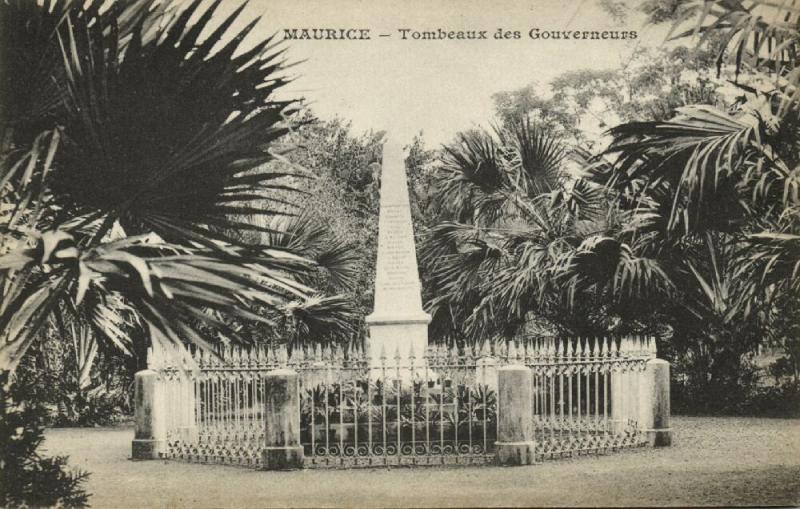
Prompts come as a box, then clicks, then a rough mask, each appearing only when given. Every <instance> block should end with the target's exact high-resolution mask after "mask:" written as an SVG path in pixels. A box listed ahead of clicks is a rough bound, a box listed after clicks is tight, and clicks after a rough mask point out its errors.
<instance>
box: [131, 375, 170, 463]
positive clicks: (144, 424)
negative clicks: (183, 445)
mask: <svg viewBox="0 0 800 509" xmlns="http://www.w3.org/2000/svg"><path fill="white" fill-rule="evenodd" d="M134 388H135V396H134V405H135V409H134V418H135V421H136V429H135V435H134V438H133V443H132V444H131V457H132V459H135V460H152V459H159V458H160V456H161V453H163V452H165V451H166V447H167V408H166V401H165V398H164V396H165V394H164V386H163V384H162V383H161V380H159V378H158V373H156V372H155V371H152V370H149V369H145V370H142V371H139V372H138V373H136V376H135V380H134Z"/></svg>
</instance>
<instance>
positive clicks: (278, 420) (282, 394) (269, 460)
mask: <svg viewBox="0 0 800 509" xmlns="http://www.w3.org/2000/svg"><path fill="white" fill-rule="evenodd" d="M265 388H266V401H265V407H264V415H265V420H266V427H265V430H264V435H265V437H266V442H265V444H264V445H265V447H264V451H263V452H262V454H261V460H262V463H263V467H262V468H263V469H264V470H291V469H295V468H303V446H302V445H301V444H300V387H299V377H298V375H297V372H296V371H294V370H291V369H276V370H274V371H270V372H269V373H267V375H266V380H265Z"/></svg>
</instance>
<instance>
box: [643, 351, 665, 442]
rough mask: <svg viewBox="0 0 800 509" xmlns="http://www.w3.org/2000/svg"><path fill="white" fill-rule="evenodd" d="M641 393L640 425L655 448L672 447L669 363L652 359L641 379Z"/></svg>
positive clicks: (648, 362)
mask: <svg viewBox="0 0 800 509" xmlns="http://www.w3.org/2000/svg"><path fill="white" fill-rule="evenodd" d="M641 380H642V385H641V389H640V392H639V409H640V412H641V414H640V417H639V419H640V423H641V427H642V430H643V431H644V432H645V433H647V441H648V443H649V444H650V445H651V446H653V447H666V446H669V445H672V428H670V423H669V418H670V408H669V362H667V361H665V360H663V359H650V360H649V361H647V366H646V368H645V371H644V373H643V376H642V377H641Z"/></svg>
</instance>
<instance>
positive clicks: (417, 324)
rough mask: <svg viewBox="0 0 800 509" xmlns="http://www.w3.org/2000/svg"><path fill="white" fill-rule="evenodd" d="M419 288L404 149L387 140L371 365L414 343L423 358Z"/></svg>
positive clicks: (370, 319) (426, 318) (424, 326)
mask: <svg viewBox="0 0 800 509" xmlns="http://www.w3.org/2000/svg"><path fill="white" fill-rule="evenodd" d="M420 291H421V285H420V281H419V272H418V269H417V254H416V250H415V247H414V229H413V226H412V223H411V206H410V204H409V199H408V183H407V179H406V169H405V153H404V152H403V150H402V148H401V147H400V145H396V144H393V143H391V142H388V143H387V144H386V145H384V147H383V162H382V165H381V189H380V212H379V216H378V260H377V264H376V273H375V305H374V309H373V312H372V314H371V315H369V316H367V318H366V321H367V324H368V326H369V351H370V358H371V361H372V364H373V366H378V365H380V362H381V359H380V356H381V354H382V353H383V354H385V355H386V361H390V362H394V358H395V356H396V354H397V353H398V352H399V354H400V356H401V358H403V359H405V358H406V357H407V356H408V354H409V352H410V351H411V350H412V346H413V351H414V354H415V356H416V357H417V359H421V358H422V356H423V354H424V353H425V349H426V348H427V346H428V323H429V322H430V320H431V317H430V315H428V314H427V313H425V311H424V310H423V309H422V296H421V293H420Z"/></svg>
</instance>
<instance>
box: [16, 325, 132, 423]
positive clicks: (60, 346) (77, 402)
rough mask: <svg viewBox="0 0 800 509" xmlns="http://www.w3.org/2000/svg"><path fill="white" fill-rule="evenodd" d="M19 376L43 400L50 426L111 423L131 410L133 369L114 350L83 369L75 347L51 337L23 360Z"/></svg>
mask: <svg viewBox="0 0 800 509" xmlns="http://www.w3.org/2000/svg"><path fill="white" fill-rule="evenodd" d="M16 377H17V380H18V383H20V384H24V385H25V386H26V387H27V391H28V397H29V398H30V400H31V401H36V402H37V403H38V404H40V405H42V406H43V408H44V409H45V411H46V424H47V425H49V426H107V425H109V424H112V423H114V422H115V421H118V420H120V419H122V418H124V417H125V416H128V415H130V414H131V413H132V404H131V401H132V400H131V397H132V382H133V369H132V368H130V369H129V367H128V366H126V365H125V364H124V363H123V362H122V361H121V360H120V359H119V358H117V357H114V356H104V355H102V354H100V355H98V356H97V357H96V358H95V359H94V360H93V365H92V366H91V369H90V370H87V372H86V373H84V374H82V373H81V370H80V369H77V362H76V359H75V353H74V352H73V351H72V350H71V349H70V348H68V347H67V345H65V344H64V343H63V342H62V341H59V340H53V339H52V338H47V339H45V340H43V341H42V342H41V343H40V345H37V346H36V347H34V349H33V351H31V352H29V354H28V355H27V356H26V357H25V358H24V359H23V360H22V361H21V363H20V366H19V368H18V369H17V372H16Z"/></svg>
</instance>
